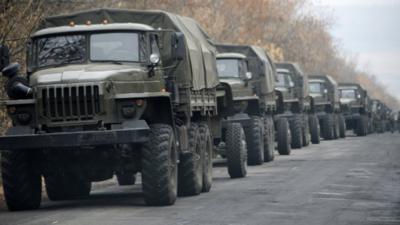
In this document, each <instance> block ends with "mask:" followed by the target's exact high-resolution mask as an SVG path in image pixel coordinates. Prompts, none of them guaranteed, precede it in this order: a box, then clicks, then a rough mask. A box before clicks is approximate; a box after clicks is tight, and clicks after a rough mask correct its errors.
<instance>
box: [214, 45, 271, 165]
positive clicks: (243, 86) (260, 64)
mask: <svg viewBox="0 0 400 225" xmlns="http://www.w3.org/2000/svg"><path fill="white" fill-rule="evenodd" d="M217 50H218V52H219V54H218V55H217V67H218V72H219V78H220V83H221V84H220V88H219V89H220V90H224V93H226V95H225V97H228V96H231V97H230V99H231V102H229V101H226V103H225V104H226V107H224V109H223V110H219V112H220V115H222V116H223V120H224V124H232V123H235V124H237V126H239V125H240V126H241V127H243V129H244V133H245V136H246V143H247V163H248V164H249V165H260V164H262V163H263V162H264V161H265V162H269V161H272V160H273V159H274V148H275V143H274V139H275V132H274V122H273V117H272V116H273V112H274V111H275V108H276V106H275V101H274V89H273V86H272V85H273V83H274V79H275V73H274V67H273V66H274V64H273V62H272V60H271V59H270V57H269V56H268V55H267V54H266V53H265V51H264V50H262V49H261V48H259V47H257V46H247V45H226V44H221V45H217ZM231 126H232V125H231ZM228 127H229V126H228ZM225 133H226V134H229V132H225ZM228 149H229V148H228ZM227 157H228V165H229V161H230V160H229V155H227Z"/></svg>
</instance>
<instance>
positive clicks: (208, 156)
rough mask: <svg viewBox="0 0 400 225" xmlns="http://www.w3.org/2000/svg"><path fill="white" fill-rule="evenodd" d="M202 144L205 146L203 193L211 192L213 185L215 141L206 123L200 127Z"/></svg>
mask: <svg viewBox="0 0 400 225" xmlns="http://www.w3.org/2000/svg"><path fill="white" fill-rule="evenodd" d="M199 130H200V137H201V143H202V144H203V147H202V149H204V150H203V156H202V158H203V188H202V192H209V191H210V189H211V185H212V168H213V167H212V159H213V141H212V137H211V132H210V129H209V128H208V125H207V124H206V123H201V124H200V125H199Z"/></svg>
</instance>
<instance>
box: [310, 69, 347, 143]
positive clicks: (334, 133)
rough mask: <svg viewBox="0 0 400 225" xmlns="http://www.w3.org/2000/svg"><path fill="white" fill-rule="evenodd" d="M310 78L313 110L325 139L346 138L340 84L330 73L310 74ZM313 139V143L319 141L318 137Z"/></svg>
mask: <svg viewBox="0 0 400 225" xmlns="http://www.w3.org/2000/svg"><path fill="white" fill-rule="evenodd" d="M308 79H309V80H308V87H309V92H310V96H311V97H312V111H313V113H315V115H317V117H318V120H319V125H320V127H321V133H322V137H323V138H324V139H325V140H332V139H337V138H339V137H340V138H345V137H346V123H345V119H344V117H343V115H342V114H341V111H340V102H339V90H338V84H337V83H336V81H335V80H334V79H333V78H332V77H331V76H329V75H309V76H308ZM313 136H315V135H313V132H311V137H313ZM313 139H314V138H311V140H312V142H313V143H314V142H317V138H315V140H313Z"/></svg>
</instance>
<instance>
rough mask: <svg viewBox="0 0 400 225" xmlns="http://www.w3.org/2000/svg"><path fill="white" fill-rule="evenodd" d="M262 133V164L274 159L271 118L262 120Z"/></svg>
mask: <svg viewBox="0 0 400 225" xmlns="http://www.w3.org/2000/svg"><path fill="white" fill-rule="evenodd" d="M264 131H265V134H264V162H271V161H274V158H275V127H274V120H273V119H272V117H271V116H267V117H266V118H265V119H264Z"/></svg>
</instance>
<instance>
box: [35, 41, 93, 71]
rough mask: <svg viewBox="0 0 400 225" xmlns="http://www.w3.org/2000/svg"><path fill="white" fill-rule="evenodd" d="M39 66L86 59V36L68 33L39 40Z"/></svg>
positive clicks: (79, 61) (80, 61)
mask: <svg viewBox="0 0 400 225" xmlns="http://www.w3.org/2000/svg"><path fill="white" fill-rule="evenodd" d="M37 47H38V54H37V55H38V66H39V67H44V66H51V65H60V64H66V63H82V62H84V61H85V60H86V37H85V36H84V35H68V36H56V37H47V38H41V39H39V40H38V42H37Z"/></svg>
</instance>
